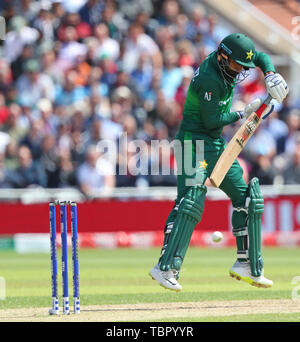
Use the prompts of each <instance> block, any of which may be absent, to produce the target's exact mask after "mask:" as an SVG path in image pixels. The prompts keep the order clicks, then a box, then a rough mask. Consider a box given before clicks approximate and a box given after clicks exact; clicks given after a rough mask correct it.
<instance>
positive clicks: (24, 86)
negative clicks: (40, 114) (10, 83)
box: [16, 59, 55, 108]
mask: <svg viewBox="0 0 300 342" xmlns="http://www.w3.org/2000/svg"><path fill="white" fill-rule="evenodd" d="M16 85H17V90H18V93H19V101H20V103H21V104H22V105H27V106H29V107H32V108H33V107H34V106H35V105H36V103H37V102H38V101H39V100H40V99H41V98H46V99H48V100H49V101H52V102H53V101H54V95H55V89H54V83H53V81H52V79H51V78H50V77H49V76H48V75H45V74H44V73H43V72H41V70H40V64H39V62H38V61H37V60H36V59H30V60H28V61H27V62H26V63H25V73H24V74H23V75H22V76H20V77H19V78H18V81H17V83H16Z"/></svg>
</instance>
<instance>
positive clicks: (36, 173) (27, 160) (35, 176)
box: [9, 146, 47, 188]
mask: <svg viewBox="0 0 300 342" xmlns="http://www.w3.org/2000/svg"><path fill="white" fill-rule="evenodd" d="M18 161H19V165H18V167H17V169H16V171H15V172H13V173H12V174H11V175H10V176H9V181H11V182H12V183H13V185H14V187H16V188H27V187H32V186H41V187H46V186H47V176H46V173H45V170H44V168H43V166H42V165H41V164H40V163H39V162H38V161H33V160H32V154H31V152H30V150H29V148H28V147H26V146H20V148H19V150H18Z"/></svg>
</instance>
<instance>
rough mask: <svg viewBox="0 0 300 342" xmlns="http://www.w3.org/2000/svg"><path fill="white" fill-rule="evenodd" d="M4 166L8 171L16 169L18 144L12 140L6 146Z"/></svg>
mask: <svg viewBox="0 0 300 342" xmlns="http://www.w3.org/2000/svg"><path fill="white" fill-rule="evenodd" d="M4 164H5V168H6V169H7V170H8V171H14V170H16V168H17V167H18V144H17V142H16V141H15V140H13V139H11V140H10V142H9V143H8V144H7V146H6V150H5V155H4Z"/></svg>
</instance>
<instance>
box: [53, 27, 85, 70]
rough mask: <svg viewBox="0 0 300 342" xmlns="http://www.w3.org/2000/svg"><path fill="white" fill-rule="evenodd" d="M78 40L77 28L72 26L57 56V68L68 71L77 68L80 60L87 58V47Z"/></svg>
mask: <svg viewBox="0 0 300 342" xmlns="http://www.w3.org/2000/svg"><path fill="white" fill-rule="evenodd" d="M78 38H79V37H78V33H77V31H76V28H75V27H73V26H70V25H69V26H67V27H66V29H65V32H64V39H63V43H62V45H61V47H60V49H59V51H58V56H57V67H58V68H59V69H61V70H63V71H66V70H68V69H70V68H72V67H74V66H76V64H77V63H78V62H79V60H80V58H84V56H86V53H87V47H86V46H85V45H84V44H83V43H79V42H78V41H77V40H78Z"/></svg>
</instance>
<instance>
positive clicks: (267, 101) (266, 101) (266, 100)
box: [263, 94, 273, 105]
mask: <svg viewBox="0 0 300 342" xmlns="http://www.w3.org/2000/svg"><path fill="white" fill-rule="evenodd" d="M272 99H273V97H272V96H271V95H270V94H268V96H267V97H266V98H265V100H264V102H263V103H264V104H265V105H268V104H269V103H270V102H271V101H272Z"/></svg>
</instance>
